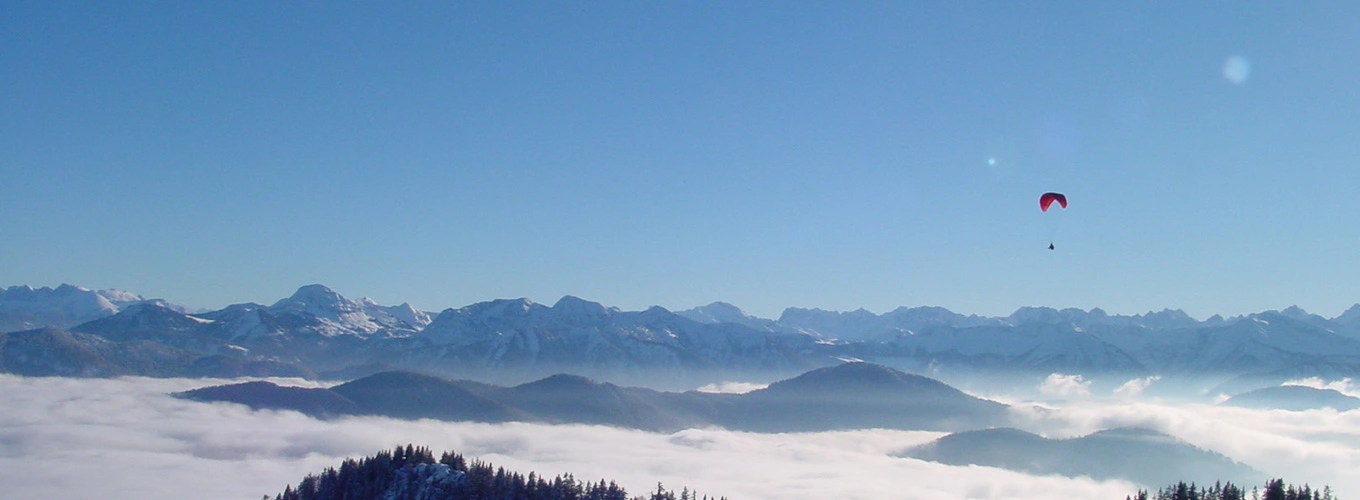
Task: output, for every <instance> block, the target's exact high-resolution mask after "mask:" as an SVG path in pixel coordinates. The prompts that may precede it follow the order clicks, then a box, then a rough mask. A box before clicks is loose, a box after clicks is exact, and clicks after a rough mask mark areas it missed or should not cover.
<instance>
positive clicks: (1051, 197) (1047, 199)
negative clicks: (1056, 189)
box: [1039, 193, 1067, 212]
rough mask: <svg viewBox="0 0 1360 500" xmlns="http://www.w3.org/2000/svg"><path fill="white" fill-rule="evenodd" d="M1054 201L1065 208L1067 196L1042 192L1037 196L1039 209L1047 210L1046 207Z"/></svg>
mask: <svg viewBox="0 0 1360 500" xmlns="http://www.w3.org/2000/svg"><path fill="white" fill-rule="evenodd" d="M1055 201H1056V202H1058V205H1060V206H1062V207H1063V208H1067V197H1066V196H1063V194H1062V193H1044V194H1043V195H1042V196H1040V197H1039V210H1043V211H1045V212H1047V211H1048V207H1049V206H1051V205H1053V202H1055Z"/></svg>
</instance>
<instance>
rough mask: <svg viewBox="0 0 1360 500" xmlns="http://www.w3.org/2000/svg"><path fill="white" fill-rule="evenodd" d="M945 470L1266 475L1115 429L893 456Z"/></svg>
mask: <svg viewBox="0 0 1360 500" xmlns="http://www.w3.org/2000/svg"><path fill="white" fill-rule="evenodd" d="M896 455H897V456H900V457H906V458H917V459H921V460H929V461H932V462H940V463H944V464H949V465H982V466H988V467H999V468H1003V469H1009V470H1014V471H1019V472H1025V473H1028V474H1060V475H1064V476H1069V477H1078V476H1086V477H1090V478H1093V479H1102V480H1104V479H1124V480H1129V481H1133V482H1136V483H1140V484H1144V485H1150V484H1166V483H1174V482H1176V481H1185V482H1196V481H1197V482H1199V483H1200V484H1213V483H1214V482H1215V481H1224V480H1226V481H1230V482H1235V483H1239V484H1250V483H1254V482H1259V481H1262V480H1265V479H1266V475H1265V474H1263V473H1261V472H1260V471H1257V470H1255V469H1252V468H1251V467H1249V466H1247V465H1244V464H1242V463H1239V462H1235V461H1233V460H1232V459H1229V458H1228V457H1225V456H1223V455H1221V454H1218V453H1215V452H1213V451H1209V450H1205V449H1202V448H1198V447H1196V446H1194V445H1191V444H1189V443H1186V442H1185V441H1181V440H1180V439H1177V438H1175V437H1174V436H1170V435H1167V434H1163V433H1161V432H1157V431H1153V430H1149V429H1143V428H1134V427H1129V428H1116V429H1107V430H1104V431H1100V432H1096V433H1093V434H1090V435H1087V436H1082V437H1077V438H1071V439H1049V438H1045V437H1042V436H1039V435H1036V434H1031V433H1028V432H1025V431H1022V430H1019V429H1013V428H1004V427H1003V428H993V429H984V430H973V431H965V432H958V433H954V434H950V435H947V436H944V437H942V438H939V439H937V440H935V441H932V442H930V443H926V444H923V445H920V446H915V447H912V448H909V449H906V450H903V451H901V452H899V453H897V454H896Z"/></svg>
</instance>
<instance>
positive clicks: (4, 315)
mask: <svg viewBox="0 0 1360 500" xmlns="http://www.w3.org/2000/svg"><path fill="white" fill-rule="evenodd" d="M147 303H150V304H156V305H159V306H161V307H165V308H169V309H174V310H178V311H180V312H184V311H185V309H184V307H181V306H177V305H174V304H170V303H167V302H165V301H163V300H160V299H147V298H144V297H142V296H140V295H137V294H134V293H131V292H125V291H122V290H115V289H107V290H91V289H88V288H83V287H78V286H73V285H67V284H62V285H61V286H58V287H56V288H50V287H42V288H33V287H31V286H27V285H23V286H12V287H9V288H6V289H0V332H15V331H21V330H32V329H35V328H42V327H56V328H70V327H73V326H76V325H79V324H81V323H84V322H87V321H92V320H96V319H99V318H103V317H107V316H112V315H114V314H117V313H118V311H121V310H123V309H124V308H127V307H129V306H133V305H137V304H147Z"/></svg>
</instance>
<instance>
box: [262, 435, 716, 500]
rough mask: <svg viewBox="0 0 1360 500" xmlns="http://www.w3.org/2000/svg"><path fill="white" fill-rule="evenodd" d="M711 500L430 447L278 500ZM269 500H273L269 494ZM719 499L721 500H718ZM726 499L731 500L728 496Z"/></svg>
mask: <svg viewBox="0 0 1360 500" xmlns="http://www.w3.org/2000/svg"><path fill="white" fill-rule="evenodd" d="M700 498H702V499H703V500H709V499H710V497H709V496H707V495H704V496H703V497H700V496H699V495H698V494H697V493H695V492H692V491H690V490H689V488H684V489H681V490H680V492H679V493H676V492H674V491H670V490H667V489H665V487H664V486H662V485H661V484H660V483H657V485H656V490H655V491H653V492H651V493H648V494H647V495H635V496H629V495H628V492H627V491H625V490H624V489H623V487H621V486H619V485H618V484H617V483H615V482H614V481H605V480H604V479H601V480H599V481H598V482H589V481H587V482H584V483H583V482H581V481H579V480H577V479H576V478H575V477H573V476H572V475H571V474H562V475H558V476H557V477H554V478H552V479H547V478H545V477H543V476H540V475H538V474H537V473H535V472H530V473H529V474H528V475H527V476H526V475H524V474H522V473H519V472H512V471H507V470H505V468H502V467H495V466H493V465H491V464H489V463H486V462H481V461H477V460H473V461H471V462H469V461H468V460H466V459H464V458H463V456H462V455H461V454H457V453H452V452H444V453H443V454H442V455H441V456H440V457H439V460H435V458H434V453H433V452H431V451H430V450H429V449H428V448H425V447H416V446H413V445H406V447H404V448H403V447H400V446H398V447H396V448H395V449H393V450H392V451H382V452H379V453H377V454H376V455H373V456H371V457H366V458H361V459H357V460H355V459H345V461H344V462H343V463H341V464H340V468H339V469H336V468H327V469H326V470H325V471H322V472H321V473H320V474H308V475H307V477H305V478H303V479H302V481H301V482H299V483H298V484H297V486H296V487H294V486H293V485H288V486H286V487H285V488H284V490H283V493H279V494H278V495H275V496H274V500H378V499H382V500H501V499H504V500H699V499H700ZM264 500H269V496H268V495H265V496H264ZM714 500H718V499H714ZM722 500H726V499H725V498H723V499H722Z"/></svg>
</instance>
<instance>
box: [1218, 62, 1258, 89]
mask: <svg viewBox="0 0 1360 500" xmlns="http://www.w3.org/2000/svg"><path fill="white" fill-rule="evenodd" d="M1250 77H1251V61H1249V60H1247V58H1245V57H1242V56H1232V57H1229V58H1228V60H1227V61H1224V62H1223V78H1225V79H1227V80H1228V81H1229V82H1232V83H1235V84H1237V85H1241V84H1244V83H1247V78H1250Z"/></svg>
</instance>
